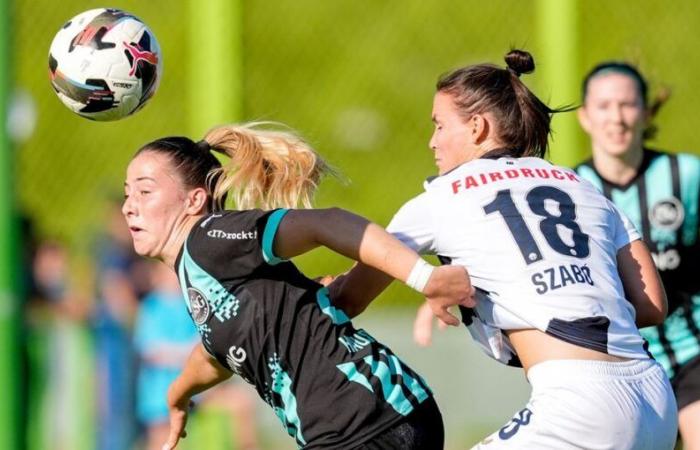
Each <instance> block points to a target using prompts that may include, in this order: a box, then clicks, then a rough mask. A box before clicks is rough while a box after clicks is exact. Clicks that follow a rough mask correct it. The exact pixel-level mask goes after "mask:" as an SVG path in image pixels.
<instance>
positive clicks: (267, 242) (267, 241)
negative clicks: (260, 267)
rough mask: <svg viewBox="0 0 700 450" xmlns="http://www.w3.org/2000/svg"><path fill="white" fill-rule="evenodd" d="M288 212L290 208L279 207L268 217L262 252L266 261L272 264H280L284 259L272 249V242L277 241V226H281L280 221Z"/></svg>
mask: <svg viewBox="0 0 700 450" xmlns="http://www.w3.org/2000/svg"><path fill="white" fill-rule="evenodd" d="M288 212H289V210H288V209H278V210H276V211H275V212H273V213H272V214H270V217H269V218H268V219H267V224H266V225H265V231H263V238H262V254H263V258H264V259H265V262H266V263H268V264H270V265H275V264H279V263H281V262H282V261H284V260H283V259H281V258H278V257H277V256H276V255H275V252H274V251H273V250H272V244H273V243H274V242H275V235H276V234H277V228H278V227H279V226H280V222H281V221H282V218H283V217H284V215H285V214H287V213H288Z"/></svg>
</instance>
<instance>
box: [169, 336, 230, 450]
mask: <svg viewBox="0 0 700 450" xmlns="http://www.w3.org/2000/svg"><path fill="white" fill-rule="evenodd" d="M231 375H232V373H231V371H229V370H227V369H226V368H224V367H223V366H221V364H219V363H218V362H217V361H216V360H215V359H214V358H212V357H211V356H210V355H209V354H208V353H207V352H206V350H204V347H202V344H197V345H196V346H195V348H194V350H192V353H191V354H190V357H189V358H188V359H187V362H186V363H185V367H184V368H183V369H182V372H181V373H180V375H179V376H178V377H177V378H176V379H175V381H173V383H172V384H171V385H170V388H169V389H168V409H169V410H170V434H169V435H168V442H167V443H166V444H165V445H164V446H163V450H171V449H174V448H175V446H177V443H178V441H179V440H180V438H181V437H185V436H186V435H187V434H186V433H185V425H186V424H187V412H188V409H189V406H190V399H191V398H192V396H194V395H196V394H199V393H200V392H202V391H205V390H207V389H209V388H210V387H212V386H214V385H216V384H219V383H220V382H222V381H224V380H226V379H228V378H229V377H231Z"/></svg>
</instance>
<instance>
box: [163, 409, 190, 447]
mask: <svg viewBox="0 0 700 450" xmlns="http://www.w3.org/2000/svg"><path fill="white" fill-rule="evenodd" d="M185 436H187V433H186V432H185V414H183V413H182V412H180V411H174V412H171V413H170V432H169V434H168V440H167V442H166V443H165V445H163V450H172V449H174V448H175V447H176V446H177V443H178V442H179V441H180V438H181V437H185Z"/></svg>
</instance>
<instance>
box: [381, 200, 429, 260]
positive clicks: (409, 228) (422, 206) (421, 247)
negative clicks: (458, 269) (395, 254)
mask: <svg viewBox="0 0 700 450" xmlns="http://www.w3.org/2000/svg"><path fill="white" fill-rule="evenodd" d="M434 223H435V219H434V214H433V213H432V211H431V206H430V199H429V197H428V194H427V193H425V192H424V193H422V194H420V195H419V196H417V197H415V198H413V199H411V200H409V201H408V202H407V203H405V204H404V205H403V206H402V207H401V209H399V211H398V212H397V213H396V215H394V218H393V219H391V222H390V223H389V226H387V228H386V230H387V231H388V232H389V233H391V234H393V235H394V237H396V238H397V239H398V240H400V241H401V242H403V243H404V244H406V245H407V246H408V247H410V248H412V249H413V250H415V251H416V252H417V253H420V254H435V253H436V248H435V226H434Z"/></svg>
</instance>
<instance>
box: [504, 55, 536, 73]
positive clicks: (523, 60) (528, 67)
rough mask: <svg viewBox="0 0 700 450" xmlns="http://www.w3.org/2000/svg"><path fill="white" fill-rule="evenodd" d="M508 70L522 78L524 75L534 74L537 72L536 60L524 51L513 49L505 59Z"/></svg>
mask: <svg viewBox="0 0 700 450" xmlns="http://www.w3.org/2000/svg"><path fill="white" fill-rule="evenodd" d="M504 59H505V61H506V64H507V65H508V69H510V71H512V72H513V73H515V75H517V76H520V74H523V73H532V72H534V70H535V60H534V59H533V58H532V55H531V54H529V53H528V52H526V51H524V50H517V49H513V50H511V51H509V52H508V54H507V55H506V57H505V58H504Z"/></svg>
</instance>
